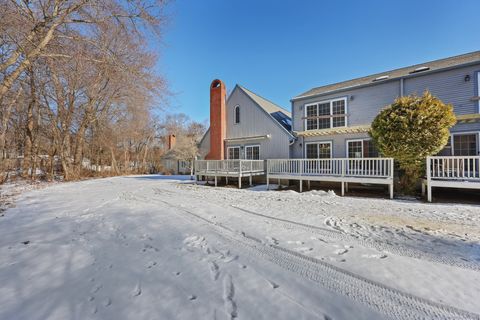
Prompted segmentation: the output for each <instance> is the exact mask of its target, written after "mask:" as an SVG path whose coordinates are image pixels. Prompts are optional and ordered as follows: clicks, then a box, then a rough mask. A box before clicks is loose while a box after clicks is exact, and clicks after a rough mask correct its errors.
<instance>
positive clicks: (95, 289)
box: [90, 284, 102, 293]
mask: <svg viewBox="0 0 480 320" xmlns="http://www.w3.org/2000/svg"><path fill="white" fill-rule="evenodd" d="M100 289H102V285H101V284H99V285H96V286H95V287H93V289H92V290H91V291H90V292H91V293H97V292H98V290H100Z"/></svg>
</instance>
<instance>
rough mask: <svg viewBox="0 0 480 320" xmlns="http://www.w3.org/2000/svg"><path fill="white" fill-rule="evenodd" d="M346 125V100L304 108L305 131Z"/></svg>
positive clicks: (318, 103)
mask: <svg viewBox="0 0 480 320" xmlns="http://www.w3.org/2000/svg"><path fill="white" fill-rule="evenodd" d="M346 125H347V98H342V99H335V100H330V101H324V102H317V103H312V104H308V105H306V106H305V130H317V129H329V128H337V127H345V126H346Z"/></svg>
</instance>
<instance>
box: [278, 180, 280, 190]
mask: <svg viewBox="0 0 480 320" xmlns="http://www.w3.org/2000/svg"><path fill="white" fill-rule="evenodd" d="M278 187H279V188H280V178H278Z"/></svg>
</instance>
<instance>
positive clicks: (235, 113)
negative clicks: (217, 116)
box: [233, 104, 242, 124]
mask: <svg viewBox="0 0 480 320" xmlns="http://www.w3.org/2000/svg"><path fill="white" fill-rule="evenodd" d="M237 109H238V117H239V118H240V119H238V122H237V121H236V120H237ZM240 112H241V110H240V105H239V104H237V105H236V106H235V107H233V124H240V122H241V120H242V116H241V114H240Z"/></svg>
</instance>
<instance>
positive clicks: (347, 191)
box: [345, 182, 348, 192]
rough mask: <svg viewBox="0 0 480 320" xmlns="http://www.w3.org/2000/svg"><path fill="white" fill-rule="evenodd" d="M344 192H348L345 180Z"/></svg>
mask: <svg viewBox="0 0 480 320" xmlns="http://www.w3.org/2000/svg"><path fill="white" fill-rule="evenodd" d="M345 192H348V182H345Z"/></svg>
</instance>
